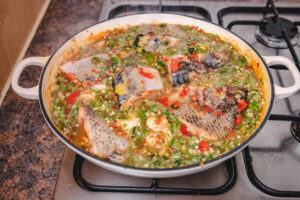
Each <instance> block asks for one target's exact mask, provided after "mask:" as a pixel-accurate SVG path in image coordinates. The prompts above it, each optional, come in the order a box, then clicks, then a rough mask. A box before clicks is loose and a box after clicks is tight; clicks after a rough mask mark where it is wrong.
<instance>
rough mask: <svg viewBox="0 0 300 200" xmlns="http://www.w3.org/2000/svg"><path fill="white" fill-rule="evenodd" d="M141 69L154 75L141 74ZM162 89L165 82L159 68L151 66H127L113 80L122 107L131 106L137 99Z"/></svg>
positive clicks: (114, 90)
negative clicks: (148, 76)
mask: <svg viewBox="0 0 300 200" xmlns="http://www.w3.org/2000/svg"><path fill="white" fill-rule="evenodd" d="M140 69H142V70H143V71H144V72H147V73H151V74H152V75H153V76H154V77H153V78H147V77H145V76H143V75H141V74H140V73H139V70H140ZM162 89H163V82H162V79H161V77H160V74H159V72H158V70H157V69H154V68H150V67H142V66H138V67H127V68H126V69H125V71H123V72H120V73H119V74H118V75H117V76H116V78H115V79H114V81H113V92H114V95H115V96H116V99H117V101H118V103H119V104H120V105H121V108H126V107H129V106H131V105H132V104H133V103H134V102H135V101H138V100H142V99H145V98H147V97H149V95H152V94H153V93H154V92H157V91H159V90H162Z"/></svg>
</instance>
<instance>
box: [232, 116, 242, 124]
mask: <svg viewBox="0 0 300 200" xmlns="http://www.w3.org/2000/svg"><path fill="white" fill-rule="evenodd" d="M233 121H234V123H235V125H237V126H239V125H240V124H241V122H242V115H241V114H239V115H238V116H237V117H236V118H235V119H234V120H233Z"/></svg>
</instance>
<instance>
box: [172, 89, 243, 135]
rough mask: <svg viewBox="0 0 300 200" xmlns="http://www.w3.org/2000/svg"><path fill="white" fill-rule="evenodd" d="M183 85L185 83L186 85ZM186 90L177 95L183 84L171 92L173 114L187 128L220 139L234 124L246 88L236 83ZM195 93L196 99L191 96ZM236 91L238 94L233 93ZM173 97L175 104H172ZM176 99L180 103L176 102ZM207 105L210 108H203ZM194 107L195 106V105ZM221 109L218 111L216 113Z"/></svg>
mask: <svg viewBox="0 0 300 200" xmlns="http://www.w3.org/2000/svg"><path fill="white" fill-rule="evenodd" d="M185 87H186V86H185ZM189 88H190V89H189V91H190V92H189V94H188V95H186V96H184V97H182V98H178V97H179V96H180V95H178V94H179V93H180V92H181V91H182V89H183V86H178V87H176V88H175V90H174V91H172V92H171V93H170V96H171V97H170V98H169V101H171V102H170V104H169V107H170V109H171V111H172V112H173V113H174V115H175V116H176V117H177V118H178V119H179V120H180V121H181V122H182V123H184V124H186V125H187V126H188V127H189V129H190V130H191V131H192V132H193V133H196V134H200V135H202V136H203V137H206V138H208V139H223V138H225V137H226V136H227V135H228V134H229V132H230V130H232V129H233V128H234V126H235V124H234V119H235V118H236V117H237V115H238V114H239V113H238V101H239V100H246V98H247V90H246V89H244V88H240V87H237V86H231V85H228V86H225V87H219V88H207V87H204V86H190V87H189ZM193 95H196V96H197V98H198V100H197V101H193V100H191V97H192V96H193ZM237 95H239V96H238V98H237V97H236V96H237ZM175 101H176V106H174V105H175V104H173V103H174V102H175ZM178 101H179V103H180V104H179V106H178ZM205 106H209V108H210V109H211V111H210V112H207V111H205V110H203V109H202V108H203V107H205ZM195 107H197V110H196V109H195ZM218 112H220V113H221V114H220V115H219V114H217V113H218Z"/></svg>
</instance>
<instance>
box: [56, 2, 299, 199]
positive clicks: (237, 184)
mask: <svg viewBox="0 0 300 200" xmlns="http://www.w3.org/2000/svg"><path fill="white" fill-rule="evenodd" d="M153 12H156V13H158V12H162V13H176V14H183V15H187V16H192V17H196V18H199V19H204V20H207V21H211V22H213V23H216V24H220V25H221V26H224V27H225V28H228V29H231V30H232V31H233V32H235V33H236V34H238V35H239V36H241V37H242V38H243V39H245V40H246V41H247V42H248V43H249V44H251V45H252V46H253V47H254V48H255V49H256V50H257V51H258V52H259V53H260V54H262V55H266V56H271V55H281V56H286V57H288V58H290V59H291V60H293V61H294V62H295V64H296V65H297V67H298V68H299V70H300V64H299V60H298V57H299V56H300V42H299V32H298V28H297V26H299V25H300V3H280V2H278V3H274V2H273V1H268V2H217V1H189V0H186V1H173V0H163V1H146V0H136V1H131V0H126V1H123V0H119V1H114V0H110V1H104V3H103V5H102V10H101V13H100V16H99V21H103V20H107V19H112V18H115V17H118V16H123V15H130V14H136V13H153ZM270 69H271V74H272V76H273V79H274V81H275V83H277V84H279V85H281V86H289V85H291V84H292V76H291V74H290V72H289V71H288V70H286V68H285V67H284V66H281V65H276V66H270ZM299 102H300V92H298V93H296V94H295V95H293V96H291V97H289V98H287V99H282V100H275V103H274V106H273V109H272V112H271V116H270V118H269V120H268V122H267V123H266V125H265V126H264V128H263V130H262V131H261V132H260V133H259V134H258V135H257V136H256V137H255V139H254V140H252V142H251V143H250V145H249V147H247V148H246V149H245V150H243V151H242V152H240V153H239V154H237V156H235V157H234V158H232V159H230V160H228V161H226V162H224V163H223V164H221V165H218V166H216V167H214V168H212V169H209V170H207V171H204V172H201V173H198V174H193V175H189V176H184V177H178V178H166V179H147V178H137V177H130V176H125V175H120V174H117V173H114V172H111V171H108V170H105V169H103V168H100V167H98V166H96V165H94V164H92V163H90V162H88V161H86V160H84V159H83V158H82V157H80V156H78V155H75V153H74V152H73V151H71V150H70V149H68V148H67V149H66V151H65V153H64V157H63V161H62V167H61V169H60V173H59V178H58V182H57V186H56V191H55V199H64V200H66V199H171V198H172V199H186V200H188V199H243V198H244V199H287V198H289V199H297V198H300V173H299V172H298V171H299V167H300V143H299V142H300V124H299V122H300V117H299V114H300V104H299ZM192 194H194V195H192Z"/></svg>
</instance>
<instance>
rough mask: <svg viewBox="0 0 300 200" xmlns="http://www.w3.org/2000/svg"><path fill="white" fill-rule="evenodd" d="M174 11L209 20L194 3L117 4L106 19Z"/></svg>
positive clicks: (209, 17) (207, 13)
mask: <svg viewBox="0 0 300 200" xmlns="http://www.w3.org/2000/svg"><path fill="white" fill-rule="evenodd" d="M157 12H162V13H175V14H178V12H180V13H182V14H186V15H191V17H196V18H202V19H204V20H207V21H210V22H211V15H210V13H209V12H208V11H207V10H206V9H204V8H202V7H198V6H196V5H194V6H184V5H140V4H139V5H130V4H125V5H119V6H117V7H115V8H113V9H112V10H111V11H110V12H109V14H108V19H112V18H115V17H117V16H125V15H130V14H143V13H157Z"/></svg>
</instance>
